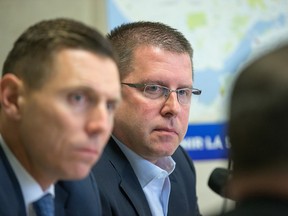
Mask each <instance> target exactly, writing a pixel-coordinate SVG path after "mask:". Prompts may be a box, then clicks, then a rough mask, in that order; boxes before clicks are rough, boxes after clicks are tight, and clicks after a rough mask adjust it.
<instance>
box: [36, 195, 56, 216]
mask: <svg viewBox="0 0 288 216" xmlns="http://www.w3.org/2000/svg"><path fill="white" fill-rule="evenodd" d="M33 207H34V211H35V213H36V215H37V216H54V200H53V197H52V195H51V194H46V195H45V196H43V197H41V198H40V199H39V200H37V201H36V202H34V203H33Z"/></svg>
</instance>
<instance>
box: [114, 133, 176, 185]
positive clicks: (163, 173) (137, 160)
mask: <svg viewBox="0 0 288 216" xmlns="http://www.w3.org/2000/svg"><path fill="white" fill-rule="evenodd" d="M112 137H113V139H114V140H115V142H116V143H117V144H118V146H119V148H120V149H121V150H122V152H123V153H124V155H125V156H126V157H127V159H128V160H129V162H130V164H131V166H132V168H133V170H134V172H135V174H136V176H137V178H138V180H139V182H140V184H141V187H142V188H144V187H145V186H146V185H147V184H148V183H149V182H151V181H152V180H153V179H155V178H166V177H167V176H169V175H170V174H171V173H172V172H173V170H174V169H175V166H176V163H175V161H174V160H173V159H172V157H171V156H167V157H163V158H160V159H159V160H158V161H157V163H156V164H153V163H151V162H150V161H148V160H146V159H144V158H143V157H141V156H139V155H138V154H136V153H135V152H133V151H132V150H131V149H129V148H128V147H127V146H126V145H125V144H123V143H122V142H120V141H119V140H118V139H117V138H116V137H115V136H113V135H112Z"/></svg>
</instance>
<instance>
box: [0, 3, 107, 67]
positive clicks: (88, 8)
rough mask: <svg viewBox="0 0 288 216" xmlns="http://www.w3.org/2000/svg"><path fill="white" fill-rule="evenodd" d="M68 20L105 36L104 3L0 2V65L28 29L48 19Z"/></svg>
mask: <svg viewBox="0 0 288 216" xmlns="http://www.w3.org/2000/svg"><path fill="white" fill-rule="evenodd" d="M56 17H69V18H73V19H77V20H79V21H83V22H85V23H86V24H88V25H91V26H94V27H96V28H97V29H98V30H99V31H100V32H101V33H103V34H106V32H107V26H106V14H105V0H81V1H78V0H49V1H44V0H0V29H1V30H0V39H1V49H0V65H1V73H2V66H3V62H4V60H5V58H6V56H7V54H8V52H9V51H10V49H11V48H12V45H13V42H14V41H15V40H16V38H17V37H18V36H19V35H20V34H21V33H22V32H23V31H24V30H25V29H26V28H27V27H28V26H30V25H32V24H34V23H36V22H38V21H40V20H43V19H49V18H56Z"/></svg>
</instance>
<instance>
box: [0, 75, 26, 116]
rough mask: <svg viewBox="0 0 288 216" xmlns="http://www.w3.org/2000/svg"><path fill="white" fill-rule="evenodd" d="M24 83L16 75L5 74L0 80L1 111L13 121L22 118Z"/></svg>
mask: <svg viewBox="0 0 288 216" xmlns="http://www.w3.org/2000/svg"><path fill="white" fill-rule="evenodd" d="M23 87H24V86H23V82H22V80H20V79H19V78H18V77H17V76H15V75H14V74H9V73H8V74H5V75H4V76H3V77H2V79H1V80H0V102H1V110H2V112H5V113H6V115H7V116H9V117H11V118H13V119H19V118H20V111H19V99H20V97H22V93H23Z"/></svg>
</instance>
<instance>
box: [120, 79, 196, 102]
mask: <svg viewBox="0 0 288 216" xmlns="http://www.w3.org/2000/svg"><path fill="white" fill-rule="evenodd" d="M121 84H123V85H127V86H129V87H132V88H140V89H141V88H142V89H143V93H144V95H145V96H146V97H147V98H150V99H158V98H160V97H162V96H164V97H165V98H168V97H169V95H170V93H171V92H176V94H177V99H178V102H179V103H180V104H183V105H186V104H190V102H191V97H192V94H194V95H200V94H201V92H202V91H201V90H200V89H196V88H180V89H176V90H173V89H169V88H167V87H166V86H161V85H156V84H141V83H121Z"/></svg>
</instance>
